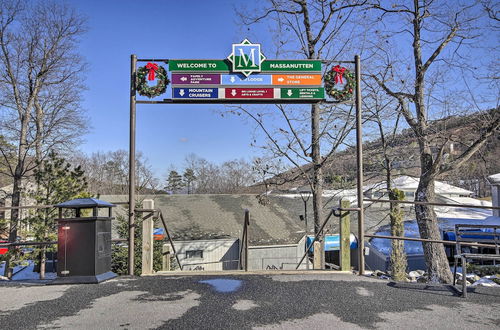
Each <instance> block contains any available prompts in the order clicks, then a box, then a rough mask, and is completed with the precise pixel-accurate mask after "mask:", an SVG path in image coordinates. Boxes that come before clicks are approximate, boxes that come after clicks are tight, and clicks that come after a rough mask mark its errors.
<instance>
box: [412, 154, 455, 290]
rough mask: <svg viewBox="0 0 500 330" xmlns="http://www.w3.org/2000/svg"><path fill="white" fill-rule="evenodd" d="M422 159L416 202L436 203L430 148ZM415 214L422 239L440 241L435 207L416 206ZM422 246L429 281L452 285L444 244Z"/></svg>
mask: <svg viewBox="0 0 500 330" xmlns="http://www.w3.org/2000/svg"><path fill="white" fill-rule="evenodd" d="M420 159H421V173H422V174H421V175H420V183H419V185H418V188H417V191H416V195H415V201H416V202H434V199H435V192H434V177H432V175H431V171H432V154H431V151H430V147H428V146H425V147H424V150H423V151H421V157H420ZM415 214H416V218H417V223H418V229H419V232H420V237H422V238H427V239H434V240H440V239H441V233H440V231H439V227H438V223H437V217H436V213H435V212H434V207H433V206H430V205H415ZM422 245H423V247H424V255H425V262H426V264H427V272H428V274H429V280H430V281H431V282H436V283H451V281H452V279H453V276H452V274H451V270H450V266H449V263H448V258H447V257H446V253H445V250H444V246H443V244H440V243H426V242H424V243H423V244H422Z"/></svg>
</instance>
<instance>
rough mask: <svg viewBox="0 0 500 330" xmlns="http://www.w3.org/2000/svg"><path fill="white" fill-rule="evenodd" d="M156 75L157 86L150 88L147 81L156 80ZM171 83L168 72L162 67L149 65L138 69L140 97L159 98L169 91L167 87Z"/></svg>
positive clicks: (154, 64) (153, 64)
mask: <svg viewBox="0 0 500 330" xmlns="http://www.w3.org/2000/svg"><path fill="white" fill-rule="evenodd" d="M155 75H156V81H157V83H156V85H155V86H149V85H148V83H147V82H146V76H147V80H149V81H152V80H155ZM169 83H170V80H168V77H167V71H166V70H165V68H163V67H162V66H159V65H158V64H156V63H148V64H146V66H142V67H140V68H138V69H137V92H138V93H139V95H142V96H147V97H149V98H152V97H155V96H159V95H161V94H163V93H165V91H166V90H167V85H168V84H169Z"/></svg>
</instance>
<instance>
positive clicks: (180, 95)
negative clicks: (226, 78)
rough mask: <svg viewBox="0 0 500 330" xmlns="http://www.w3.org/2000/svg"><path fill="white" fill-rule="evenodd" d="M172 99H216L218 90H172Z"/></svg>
mask: <svg viewBox="0 0 500 330" xmlns="http://www.w3.org/2000/svg"><path fill="white" fill-rule="evenodd" d="M172 94H173V95H172V97H173V98H174V99H216V98H218V97H219V89H218V88H173V93H172Z"/></svg>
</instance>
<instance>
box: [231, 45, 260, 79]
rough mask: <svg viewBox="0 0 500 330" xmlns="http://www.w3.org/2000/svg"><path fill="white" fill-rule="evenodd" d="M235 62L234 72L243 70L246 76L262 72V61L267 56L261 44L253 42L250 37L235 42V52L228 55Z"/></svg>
mask: <svg viewBox="0 0 500 330" xmlns="http://www.w3.org/2000/svg"><path fill="white" fill-rule="evenodd" d="M227 59H228V60H229V61H230V62H231V63H232V64H233V67H232V69H233V72H241V73H243V74H244V75H245V76H246V77H248V76H249V75H250V74H252V73H254V72H260V68H261V64H262V61H264V60H265V59H266V57H265V56H264V55H263V54H262V53H261V52H260V44H252V43H251V42H250V41H248V39H245V40H243V41H242V42H241V43H240V44H233V52H232V53H231V55H229V56H228V57H227Z"/></svg>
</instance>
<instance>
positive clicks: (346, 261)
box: [339, 200, 351, 271]
mask: <svg viewBox="0 0 500 330" xmlns="http://www.w3.org/2000/svg"><path fill="white" fill-rule="evenodd" d="M350 207H351V203H350V202H349V201H348V200H341V201H340V208H341V209H347V208H350ZM339 243H340V251H339V261H340V270H342V271H349V270H351V219H350V216H349V211H340V238H339Z"/></svg>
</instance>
